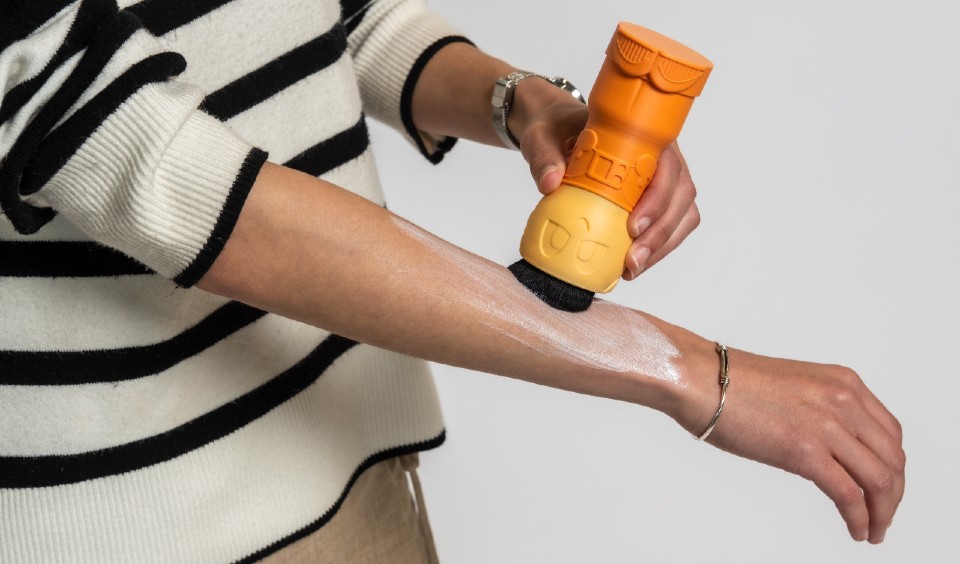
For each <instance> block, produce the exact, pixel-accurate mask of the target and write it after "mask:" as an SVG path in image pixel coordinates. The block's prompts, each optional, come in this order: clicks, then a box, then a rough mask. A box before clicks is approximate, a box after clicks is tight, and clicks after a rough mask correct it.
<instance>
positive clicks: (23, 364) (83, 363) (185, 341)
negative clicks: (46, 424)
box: [0, 302, 266, 386]
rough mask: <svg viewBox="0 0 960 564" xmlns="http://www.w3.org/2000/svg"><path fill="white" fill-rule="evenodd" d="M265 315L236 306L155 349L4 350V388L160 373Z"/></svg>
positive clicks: (0, 357) (0, 358)
mask: <svg viewBox="0 0 960 564" xmlns="http://www.w3.org/2000/svg"><path fill="white" fill-rule="evenodd" d="M264 315H266V313H265V312H263V311H261V310H259V309H255V308H252V307H250V306H248V305H244V304H242V303H239V302H230V303H228V304H226V305H224V306H222V307H220V308H219V309H217V310H216V311H214V312H213V313H211V314H210V315H208V316H207V317H206V318H204V319H203V320H201V321H200V322H199V323H197V324H196V325H194V326H193V327H191V328H189V329H187V330H185V331H183V332H182V333H179V334H178V335H176V336H175V337H173V338H171V339H169V340H166V341H162V342H160V343H155V344H151V345H144V346H139V347H126V348H122V349H103V350H86V351H9V350H0V366H2V367H3V370H0V386H2V385H7V386H70V385H78V384H94V383H103V382H122V381H126V380H134V379H136V378H143V377H145V376H150V375H152V374H158V373H160V372H162V371H164V370H167V369H169V368H171V367H172V366H174V365H176V364H178V363H180V362H183V361H184V360H187V359H188V358H190V357H192V356H194V355H196V354H199V353H201V352H203V351H204V350H206V349H207V348H209V347H212V346H213V345H215V344H217V343H218V342H220V341H222V340H223V339H225V338H227V337H229V336H230V335H232V334H234V333H235V332H237V331H239V330H241V329H243V328H244V327H246V326H247V325H250V324H251V323H253V322H255V321H257V320H258V319H260V318H261V317H263V316H264Z"/></svg>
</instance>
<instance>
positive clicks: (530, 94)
mask: <svg viewBox="0 0 960 564" xmlns="http://www.w3.org/2000/svg"><path fill="white" fill-rule="evenodd" d="M558 104H560V105H564V104H566V105H571V106H573V107H576V108H581V107H583V105H582V103H581V102H580V101H579V100H577V98H575V97H574V96H572V95H571V93H570V92H568V91H566V90H563V89H561V88H559V87H558V86H557V85H555V84H552V83H551V82H548V81H546V80H544V79H542V78H539V77H531V78H528V79H526V80H523V81H521V82H520V83H519V84H517V86H516V88H515V93H514V99H513V105H512V106H511V108H510V113H509V115H508V116H507V130H508V131H509V132H510V134H511V135H513V137H514V139H518V140H519V139H522V138H523V135H524V133H525V132H526V130H527V127H528V126H529V125H530V124H531V123H532V122H533V121H534V120H535V119H536V116H537V114H539V113H540V112H542V111H543V110H545V109H547V108H549V107H551V106H554V105H558Z"/></svg>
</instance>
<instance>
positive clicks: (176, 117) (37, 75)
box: [0, 0, 266, 286]
mask: <svg viewBox="0 0 960 564" xmlns="http://www.w3.org/2000/svg"><path fill="white" fill-rule="evenodd" d="M19 4H28V3H19ZM31 4H33V7H32V8H30V9H31V10H33V11H34V12H37V14H34V19H36V20H38V21H39V22H42V23H39V24H38V25H37V26H36V27H35V28H33V29H31V30H29V31H27V30H23V31H24V32H23V33H19V34H17V33H11V34H9V35H6V36H4V37H3V38H2V39H3V43H0V49H2V51H0V69H3V72H2V73H0V76H2V78H3V80H4V81H6V82H5V83H4V84H3V104H2V106H0V120H2V121H0V159H2V161H0V203H2V209H3V213H4V214H5V215H6V216H7V218H8V219H9V221H10V222H11V223H12V224H13V226H14V227H15V228H16V229H17V231H19V232H20V233H23V234H30V233H34V232H36V231H38V230H39V229H41V228H42V227H43V226H44V225H45V224H46V223H47V222H49V221H50V219H52V218H53V216H54V215H56V214H58V213H59V214H62V215H63V216H64V217H66V218H67V219H69V221H70V222H71V223H73V224H74V225H76V226H77V227H79V228H80V229H81V230H82V231H83V232H84V233H85V234H86V235H87V236H89V237H90V238H91V239H93V240H95V241H97V242H100V243H102V244H104V245H107V246H109V247H112V248H115V249H117V250H119V251H121V252H123V253H125V254H127V255H128V256H130V257H133V258H134V259H136V260H138V261H140V262H142V263H143V264H145V265H147V266H149V267H150V268H152V269H153V270H155V271H156V272H158V273H159V274H162V275H164V276H167V277H169V278H172V279H175V280H176V281H177V282H178V283H180V284H181V285H185V286H188V285H191V284H193V283H194V282H196V281H197V280H198V279H199V278H200V277H201V276H202V275H203V274H204V272H206V270H207V269H208V268H209V266H210V265H211V264H212V263H213V261H214V259H215V258H216V256H217V254H218V253H219V252H220V250H221V249H222V247H223V244H224V242H225V241H226V238H227V236H229V234H230V232H231V231H232V229H233V226H234V224H235V222H236V219H237V216H238V215H239V210H240V207H241V206H242V204H243V201H244V199H245V197H246V195H247V193H248V192H249V189H250V187H251V186H252V184H253V180H254V179H255V178H256V174H257V171H258V170H259V168H260V167H261V166H262V164H263V162H264V161H265V159H266V155H265V154H264V153H263V152H262V151H259V150H258V149H255V148H254V147H252V146H251V145H250V144H248V143H246V142H245V141H243V140H242V139H240V138H239V137H237V136H236V135H235V134H233V133H232V132H231V131H230V130H229V129H228V128H227V127H226V126H225V125H224V124H222V123H221V122H219V121H217V120H216V119H214V118H212V117H210V116H208V115H206V114H204V113H203V112H202V111H200V110H198V106H199V105H200V103H201V101H202V100H203V97H204V96H203V93H202V92H201V91H200V90H199V89H198V88H196V87H193V86H191V85H188V84H183V83H180V82H177V81H176V80H174V78H175V77H176V75H178V74H180V73H181V72H182V71H183V70H184V68H185V65H186V63H185V61H184V58H183V57H182V56H180V55H179V54H177V53H173V52H170V51H168V50H165V49H164V48H163V46H162V44H161V43H160V42H159V40H158V39H157V38H155V37H154V36H152V35H151V34H150V33H148V32H147V31H146V30H144V29H143V26H142V25H141V23H140V21H139V20H138V18H137V17H136V16H134V15H133V14H132V13H130V12H128V11H125V10H118V9H117V7H116V4H115V3H114V2H108V1H104V0H83V1H80V2H74V3H72V4H69V5H67V6H66V7H64V8H62V9H60V10H59V11H56V10H53V9H52V8H51V9H50V11H51V12H53V13H51V14H46V15H49V16H50V17H49V19H46V20H43V19H41V17H40V16H41V15H43V14H42V9H38V8H36V6H37V5H40V6H61V5H63V4H64V3H62V2H37V3H31ZM10 9H12V10H14V11H16V10H18V9H20V8H18V7H14V8H10ZM24 9H26V8H24ZM7 21H14V22H25V21H28V18H26V17H24V15H23V14H12V16H11V19H10V20H7Z"/></svg>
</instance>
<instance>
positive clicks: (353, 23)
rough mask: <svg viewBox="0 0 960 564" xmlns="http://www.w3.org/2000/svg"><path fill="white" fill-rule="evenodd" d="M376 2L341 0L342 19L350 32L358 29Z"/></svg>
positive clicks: (374, 0)
mask: <svg viewBox="0 0 960 564" xmlns="http://www.w3.org/2000/svg"><path fill="white" fill-rule="evenodd" d="M375 2H376V0H340V21H342V22H343V23H344V25H345V26H346V28H347V33H348V34H349V33H353V30H355V29H357V27H358V26H359V25H360V22H362V21H363V18H364V17H366V15H367V12H369V11H370V6H372V5H373V4H374V3H375Z"/></svg>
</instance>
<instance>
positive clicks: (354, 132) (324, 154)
mask: <svg viewBox="0 0 960 564" xmlns="http://www.w3.org/2000/svg"><path fill="white" fill-rule="evenodd" d="M369 146H370V133H369V132H368V131H367V122H366V120H365V119H364V117H363V116H360V121H358V122H357V123H355V124H354V125H353V126H351V127H350V128H349V129H345V130H343V131H341V132H340V133H337V134H336V135H334V136H333V137H330V138H328V139H327V140H325V141H321V142H320V143H318V144H316V145H314V146H313V147H310V148H309V149H307V150H306V151H303V152H302V153H300V154H299V155H297V156H296V157H293V158H292V159H290V160H289V161H287V162H285V163H283V166H286V167H290V168H293V169H296V170H299V171H301V172H305V173H307V174H312V175H313V176H320V175H321V174H325V173H327V172H330V171H331V170H333V169H335V168H337V167H338V166H340V165H342V164H344V163H346V162H349V161H352V160H353V159H355V158H357V157H359V156H360V155H362V154H363V152H364V151H366V150H367V147H369Z"/></svg>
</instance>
